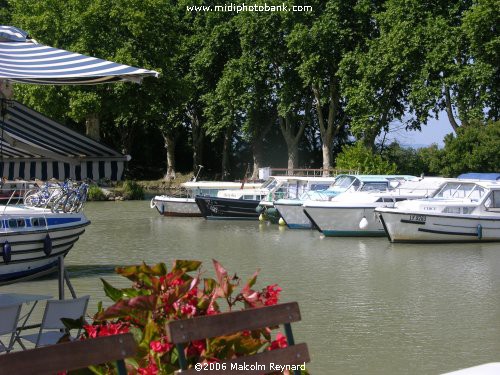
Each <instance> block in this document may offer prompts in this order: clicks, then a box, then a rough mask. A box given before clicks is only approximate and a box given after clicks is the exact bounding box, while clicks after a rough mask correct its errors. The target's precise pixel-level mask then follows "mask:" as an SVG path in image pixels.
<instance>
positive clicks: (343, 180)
mask: <svg viewBox="0 0 500 375" xmlns="http://www.w3.org/2000/svg"><path fill="white" fill-rule="evenodd" d="M355 181H357V182H358V185H359V180H358V179H357V178H356V177H353V176H342V177H339V178H338V179H336V180H335V182H334V183H333V185H332V186H330V187H329V188H328V190H330V191H331V190H333V191H345V190H347V189H348V188H349V186H351V185H352V184H353V182H355Z"/></svg>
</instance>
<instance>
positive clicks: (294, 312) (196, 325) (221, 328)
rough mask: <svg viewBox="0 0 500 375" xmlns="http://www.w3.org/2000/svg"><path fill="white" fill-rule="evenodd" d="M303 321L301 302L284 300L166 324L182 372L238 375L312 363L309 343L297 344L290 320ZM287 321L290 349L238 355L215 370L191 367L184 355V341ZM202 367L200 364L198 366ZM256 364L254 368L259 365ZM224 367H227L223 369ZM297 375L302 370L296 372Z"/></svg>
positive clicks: (286, 327) (188, 373)
mask: <svg viewBox="0 0 500 375" xmlns="http://www.w3.org/2000/svg"><path fill="white" fill-rule="evenodd" d="M297 321H300V310H299V305H298V303H297V302H290V303H283V304H279V305H274V306H266V307H258V308H253V309H247V310H241V311H233V312H227V313H222V314H217V315H205V316H200V317H196V318H192V319H183V320H174V321H171V322H168V323H167V325H166V330H167V336H168V339H169V342H171V343H173V344H175V345H176V346H177V351H178V352H179V365H180V367H181V371H178V372H176V374H177V373H178V374H182V375H194V374H201V373H203V375H220V374H224V375H236V374H250V373H252V374H267V373H271V372H276V370H273V369H272V368H271V367H270V363H274V364H279V365H302V364H304V363H305V362H309V351H308V349H307V344H297V345H295V341H294V338H293V334H292V327H291V325H290V323H292V322H297ZM280 324H283V325H284V327H285V333H286V338H287V343H288V346H287V347H286V348H281V349H276V350H269V351H264V352H261V353H257V354H254V355H249V356H243V357H237V358H233V359H229V360H227V361H224V362H217V366H218V367H214V370H212V369H210V367H209V366H207V367H208V368H207V369H204V368H202V369H203V371H200V368H198V369H195V368H190V369H187V361H186V357H185V355H184V344H186V343H189V342H191V341H193V340H201V339H206V338H211V337H217V336H224V335H229V334H232V333H236V332H241V331H244V330H255V329H260V328H264V327H275V326H278V325H280ZM246 364H252V365H255V367H256V366H257V365H258V366H259V369H261V370H258V371H256V370H255V369H248V370H247V369H245V367H246V366H245V365H246ZM198 366H199V365H198ZM255 367H254V368H255ZM221 369H224V370H222V371H221ZM294 374H295V375H298V374H300V370H296V371H294Z"/></svg>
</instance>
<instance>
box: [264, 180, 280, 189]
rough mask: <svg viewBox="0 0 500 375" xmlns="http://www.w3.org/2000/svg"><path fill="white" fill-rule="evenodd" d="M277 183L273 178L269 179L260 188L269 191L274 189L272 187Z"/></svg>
mask: <svg viewBox="0 0 500 375" xmlns="http://www.w3.org/2000/svg"><path fill="white" fill-rule="evenodd" d="M277 183H278V180H276V179H275V178H270V179H268V180H267V181H266V182H264V183H263V184H262V186H261V188H263V189H264V188H265V189H269V190H271V189H274V187H275V186H276V184H277Z"/></svg>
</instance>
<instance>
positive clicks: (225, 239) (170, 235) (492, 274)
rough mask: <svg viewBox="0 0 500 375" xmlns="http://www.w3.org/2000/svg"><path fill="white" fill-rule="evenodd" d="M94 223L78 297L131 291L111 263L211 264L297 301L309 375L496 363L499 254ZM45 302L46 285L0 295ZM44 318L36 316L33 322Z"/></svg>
mask: <svg viewBox="0 0 500 375" xmlns="http://www.w3.org/2000/svg"><path fill="white" fill-rule="evenodd" d="M85 212H86V215H87V216H88V217H89V219H91V221H92V224H91V225H90V226H89V227H88V229H87V231H86V233H85V234H84V235H83V236H82V237H81V238H80V240H79V241H78V242H77V244H76V245H75V247H74V248H73V249H72V250H71V252H70V254H69V255H68V257H67V259H66V265H67V267H68V270H69V273H70V275H71V280H72V283H73V286H74V287H75V289H76V290H77V293H78V294H79V295H84V294H90V295H91V296H92V299H91V303H90V306H89V308H90V310H91V311H95V309H96V306H97V302H98V301H99V300H102V301H105V304H106V303H109V300H107V298H106V297H105V296H104V293H103V291H102V287H101V282H100V280H99V278H104V279H106V280H107V281H109V282H111V284H113V285H116V286H126V285H128V282H127V280H125V279H123V278H120V277H118V276H116V275H115V274H114V273H113V269H114V267H115V266H118V265H126V264H138V263H140V262H142V261H145V262H147V263H150V264H151V263H156V262H160V261H164V262H166V263H167V264H170V263H171V262H172V260H174V259H199V260H202V261H203V262H204V264H205V269H206V271H207V272H208V273H210V274H211V273H212V270H211V269H210V267H211V266H210V262H211V259H217V260H219V261H220V262H221V263H222V264H223V265H224V266H225V267H226V268H227V269H228V270H229V271H230V272H237V273H238V275H239V276H241V277H243V278H246V277H250V276H251V275H252V273H253V272H254V271H255V270H256V269H259V268H260V269H261V275H260V277H259V281H258V283H259V284H258V285H260V286H262V287H263V286H265V285H267V284H270V283H278V284H279V285H280V286H281V287H282V288H283V293H282V301H293V300H296V301H298V302H299V305H300V307H301V310H302V319H303V320H302V322H300V323H297V324H295V325H294V327H295V336H296V340H297V341H299V342H300V341H305V342H307V343H308V345H309V348H310V352H311V356H312V363H311V364H310V365H309V368H310V370H311V372H312V373H314V374H341V375H344V374H384V375H385V374H439V373H441V372H445V371H451V370H454V369H458V368H461V367H465V366H472V365H475V364H479V363H483V362H491V361H499V360H500V354H499V353H500V296H499V295H500V248H499V246H498V244H472V245H471V244H452V245H403V244H390V243H389V242H388V241H387V240H386V239H383V238H373V239H370V238H362V239H356V238H338V239H333V238H321V236H320V235H319V234H318V233H317V232H315V231H309V230H305V231H301V230H298V231H292V230H288V229H284V228H281V229H280V228H279V226H277V225H268V224H266V223H259V222H258V221H255V222H248V221H244V222H237V221H228V222H225V221H217V222H216V221H206V220H203V219H199V218H193V219H191V218H179V219H174V218H165V217H161V216H159V215H158V213H157V211H156V210H152V209H150V208H149V204H148V202H145V201H143V202H104V203H90V204H88V205H87V207H86V211H85ZM6 291H17V292H24V293H52V294H53V295H55V296H56V295H57V281H56V280H55V279H54V278H45V279H42V280H38V281H31V282H26V283H20V284H16V285H11V286H7V287H3V288H1V292H6ZM39 314H40V312H39Z"/></svg>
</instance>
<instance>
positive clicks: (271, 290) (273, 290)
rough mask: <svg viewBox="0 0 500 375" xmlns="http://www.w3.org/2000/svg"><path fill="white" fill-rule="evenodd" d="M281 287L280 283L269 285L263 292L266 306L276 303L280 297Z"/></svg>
mask: <svg viewBox="0 0 500 375" xmlns="http://www.w3.org/2000/svg"><path fill="white" fill-rule="evenodd" d="M280 292H281V288H280V287H279V286H278V284H273V285H268V286H267V287H266V289H265V291H264V292H263V297H264V304H265V305H266V306H271V305H276V304H277V303H278V299H279V297H280Z"/></svg>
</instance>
